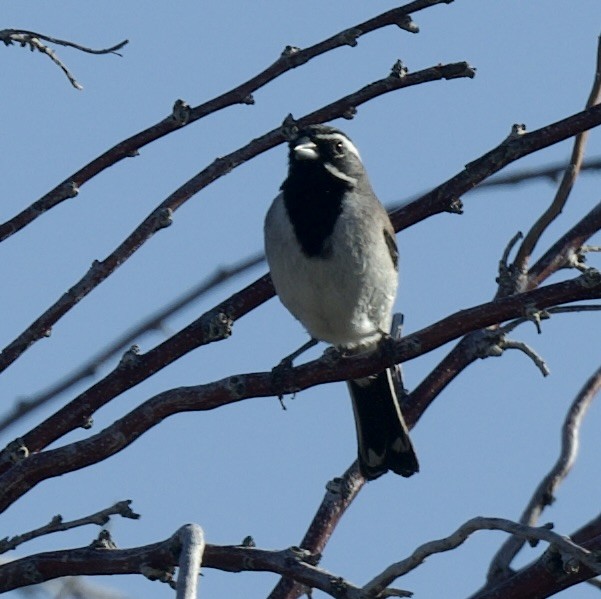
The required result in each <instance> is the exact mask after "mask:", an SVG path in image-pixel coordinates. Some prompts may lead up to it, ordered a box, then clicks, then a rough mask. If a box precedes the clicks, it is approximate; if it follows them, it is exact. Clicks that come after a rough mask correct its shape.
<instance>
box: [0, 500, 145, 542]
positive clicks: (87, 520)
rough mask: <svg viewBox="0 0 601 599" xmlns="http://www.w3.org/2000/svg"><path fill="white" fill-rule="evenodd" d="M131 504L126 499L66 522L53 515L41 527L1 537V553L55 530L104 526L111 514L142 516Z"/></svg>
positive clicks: (136, 517) (128, 516)
mask: <svg viewBox="0 0 601 599" xmlns="http://www.w3.org/2000/svg"><path fill="white" fill-rule="evenodd" d="M130 505H131V500H129V499H126V500H125V501H119V502H118V503H116V504H115V505H112V506H111V507H108V508H105V509H103V510H100V511H99V512H96V513H95V514H90V515H89V516H84V517H83V518H78V519H77V520H69V521H68V522H64V521H63V517H62V516H61V515H60V514H59V515H56V516H53V518H52V519H51V520H50V522H49V523H48V524H45V525H44V526H41V527H40V528H36V529H35V530H31V531H29V532H24V533H22V534H20V535H15V536H14V537H10V538H8V537H6V538H4V539H1V540H0V553H6V552H7V551H10V550H11V549H15V548H16V547H18V546H19V545H21V544H22V543H25V542H27V541H31V540H32V539H37V538H38V537H41V536H44V535H48V534H51V533H53V532H63V531H65V530H70V529H71V528H77V527H79V526H86V525H88V524H96V525H98V526H104V525H105V524H106V523H107V522H108V521H109V520H110V517H111V516H123V518H131V519H132V520H137V519H138V518H139V517H140V515H139V514H136V513H135V512H134V511H133V510H132V509H131V508H130Z"/></svg>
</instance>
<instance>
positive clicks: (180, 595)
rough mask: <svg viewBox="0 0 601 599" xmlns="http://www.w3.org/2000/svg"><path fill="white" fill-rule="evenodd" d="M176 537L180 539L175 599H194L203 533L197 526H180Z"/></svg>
mask: <svg viewBox="0 0 601 599" xmlns="http://www.w3.org/2000/svg"><path fill="white" fill-rule="evenodd" d="M177 535H178V537H179V539H180V543H181V549H180V551H179V562H178V568H179V573H178V576H177V593H176V599H196V597H197V594H196V589H197V587H198V577H199V576H200V565H201V564H202V557H203V554H204V550H205V538H204V532H203V530H202V528H201V527H200V526H198V524H186V526H182V527H181V528H180V529H179V530H178V532H177Z"/></svg>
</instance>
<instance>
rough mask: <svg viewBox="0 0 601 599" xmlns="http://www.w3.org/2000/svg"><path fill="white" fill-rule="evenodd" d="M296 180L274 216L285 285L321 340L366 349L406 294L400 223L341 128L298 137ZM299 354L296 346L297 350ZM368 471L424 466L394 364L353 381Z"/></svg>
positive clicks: (293, 307) (319, 128)
mask: <svg viewBox="0 0 601 599" xmlns="http://www.w3.org/2000/svg"><path fill="white" fill-rule="evenodd" d="M289 148H290V152H289V170H288V178H287V179H286V180H285V181H284V183H283V184H282V187H281V190H282V192H281V193H280V194H279V195H278V196H277V197H276V199H275V200H274V201H273V204H272V205H271V208H270V209H269V211H268V213H267V216H266V218H265V251H266V254H267V261H268V263H269V267H270V269H271V277H272V279H273V284H274V286H275V289H276V291H277V293H278V295H279V297H280V299H281V301H282V303H283V304H284V306H286V308H288V310H289V311H290V312H291V313H292V315H293V316H295V317H296V318H297V319H298V320H299V321H300V322H301V323H302V324H303V325H304V327H305V328H306V329H307V331H308V332H309V334H310V335H311V337H312V338H313V339H318V340H320V341H325V342H327V343H331V344H332V345H334V346H336V347H337V348H339V349H341V350H343V351H347V352H352V353H361V352H364V351H370V350H373V349H374V348H375V347H376V346H377V344H378V342H379V341H380V339H381V338H382V335H383V334H385V333H388V331H389V330H390V324H391V319H392V306H393V303H394V299H395V296H396V290H397V282H398V273H397V260H398V252H397V247H396V242H395V235H394V229H393V228H392V224H391V223H390V219H389V218H388V214H387V213H386V210H385V209H384V207H383V206H382V204H380V202H379V201H378V198H377V197H376V195H375V194H374V192H373V190H372V188H371V185H370V183H369V179H368V177H367V173H366V172H365V169H364V167H363V164H362V162H361V158H360V156H359V152H358V151H357V148H356V147H355V146H354V144H353V143H352V141H351V140H350V139H349V138H348V137H347V136H346V135H345V134H344V133H342V132H341V131H339V130H338V129H334V128H333V127H328V126H325V125H312V126H310V127H307V128H306V129H304V130H302V131H299V132H298V134H297V135H296V136H295V137H294V139H292V141H291V142H290V144H289ZM293 355H295V354H293ZM349 389H350V392H351V397H352V399H353V408H354V413H355V423H356V428H357V440H358V455H359V466H360V469H361V473H362V474H363V475H364V476H365V477H366V478H367V479H368V480H371V479H374V478H377V477H379V476H381V475H382V474H384V473H385V472H387V471H388V470H392V471H394V472H396V473H397V474H400V475H402V476H411V475H412V474H414V473H415V472H417V471H418V470H419V465H418V462H417V458H416V456H415V453H414V451H413V446H412V444H411V440H410V438H409V434H408V431H407V427H406V425H405V422H404V420H403V416H402V414H401V410H400V407H399V402H398V399H397V396H396V393H395V391H394V386H393V384H392V380H391V372H390V371H389V370H387V371H384V372H382V373H380V374H378V375H375V376H371V377H368V378H364V379H359V380H354V381H349Z"/></svg>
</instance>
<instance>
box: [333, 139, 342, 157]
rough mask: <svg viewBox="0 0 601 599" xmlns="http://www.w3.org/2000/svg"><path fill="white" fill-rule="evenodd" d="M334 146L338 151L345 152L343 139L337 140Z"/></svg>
mask: <svg viewBox="0 0 601 599" xmlns="http://www.w3.org/2000/svg"><path fill="white" fill-rule="evenodd" d="M334 147H335V148H336V151H337V152H338V153H339V154H342V153H343V150H344V143H343V142H341V141H337V142H336V145H335V146H334Z"/></svg>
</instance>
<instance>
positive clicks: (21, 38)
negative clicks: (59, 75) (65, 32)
mask: <svg viewBox="0 0 601 599" xmlns="http://www.w3.org/2000/svg"><path fill="white" fill-rule="evenodd" d="M40 40H44V41H46V42H50V43H52V44H58V45H60V46H68V47H71V48H75V49H77V50H81V51H82V52H87V53H89V54H117V55H118V56H121V54H119V53H118V52H117V51H116V50H120V49H121V48H123V46H125V44H127V43H128V40H124V41H122V42H121V43H119V44H117V45H115V46H112V47H111V48H105V49H102V50H94V49H92V48H88V47H87V46H81V45H79V44H75V43H74V42H69V41H67V40H61V39H58V38H55V37H50V36H48V35H44V34H43V33H36V32H35V31H27V30H25V29H3V30H2V31H0V41H2V42H4V44H5V45H7V46H10V45H11V44H15V43H16V44H19V45H20V46H21V47H23V46H29V48H30V49H31V50H32V51H33V50H38V51H39V52H41V53H42V54H45V55H46V56H48V57H49V58H50V60H52V62H54V64H55V65H57V66H58V67H60V69H61V70H62V71H63V73H64V74H65V75H66V76H67V79H69V81H70V83H71V85H72V86H73V87H74V88H75V89H83V87H82V86H81V85H80V84H79V83H78V82H77V80H76V79H75V77H74V76H73V74H72V73H71V71H70V70H69V69H68V68H67V66H66V65H65V63H64V62H63V61H62V60H61V59H60V58H59V57H58V55H57V54H56V52H54V50H52V49H51V48H49V47H48V46H46V45H45V44H43V43H42V42H41V41H40Z"/></svg>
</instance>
